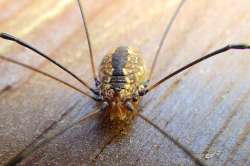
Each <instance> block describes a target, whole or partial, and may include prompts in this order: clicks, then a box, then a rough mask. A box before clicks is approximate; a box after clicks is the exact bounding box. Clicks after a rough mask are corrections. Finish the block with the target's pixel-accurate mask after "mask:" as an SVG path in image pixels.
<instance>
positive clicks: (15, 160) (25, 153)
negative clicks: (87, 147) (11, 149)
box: [6, 109, 102, 166]
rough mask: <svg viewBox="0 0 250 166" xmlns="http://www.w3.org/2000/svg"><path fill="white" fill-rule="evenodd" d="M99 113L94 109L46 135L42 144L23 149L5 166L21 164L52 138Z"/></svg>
mask: <svg viewBox="0 0 250 166" xmlns="http://www.w3.org/2000/svg"><path fill="white" fill-rule="evenodd" d="M101 111H102V110H100V109H96V110H95V111H93V112H90V113H88V114H87V115H85V116H84V117H82V118H81V119H80V120H78V121H76V122H74V123H72V124H70V125H69V126H66V127H64V128H63V129H62V130H61V131H59V132H57V133H56V134H53V135H48V136H47V137H46V140H44V141H42V142H38V143H36V144H33V145H32V146H30V147H29V148H28V149H25V150H24V151H23V152H22V153H20V154H18V155H17V156H15V157H14V158H12V159H11V160H10V161H8V163H7V164H6V166H16V165H17V164H18V163H20V162H22V161H23V160H24V159H26V158H27V157H28V156H29V155H31V154H32V153H33V152H35V151H36V150H37V149H39V148H42V147H43V146H44V145H46V144H48V143H50V142H51V141H52V140H53V139H54V138H56V137H58V136H60V135H62V134H63V133H64V132H65V131H67V130H69V129H71V128H73V127H75V126H76V125H79V124H81V123H82V122H84V121H85V120H86V119H88V118H91V117H93V116H94V115H96V114H98V113H100V112H101Z"/></svg>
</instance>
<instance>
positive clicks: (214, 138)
mask: <svg viewBox="0 0 250 166" xmlns="http://www.w3.org/2000/svg"><path fill="white" fill-rule="evenodd" d="M248 94H249V91H248V92H247V93H245V94H244V95H241V98H240V100H239V102H238V103H237V104H236V105H235V106H234V108H233V111H232V112H231V113H230V114H229V116H228V118H227V119H226V120H225V122H224V124H223V126H222V127H221V128H220V129H219V131H218V132H217V133H216V134H215V135H214V137H213V139H212V140H211V141H210V143H209V144H207V147H206V148H205V150H204V151H203V155H204V156H205V155H206V154H208V152H209V150H210V148H211V147H212V145H213V144H214V143H215V141H216V140H217V139H218V138H219V136H220V135H222V133H223V132H224V131H225V130H226V128H227V127H228V126H229V124H230V122H231V121H232V119H233V117H235V116H236V115H237V114H238V113H239V111H238V110H237V108H238V107H239V106H240V105H241V104H242V102H243V99H244V98H245V97H246V96H248Z"/></svg>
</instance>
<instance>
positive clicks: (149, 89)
mask: <svg viewBox="0 0 250 166" xmlns="http://www.w3.org/2000/svg"><path fill="white" fill-rule="evenodd" d="M231 49H240V50H241V49H250V45H246V44H235V45H227V46H225V47H223V48H220V49H218V50H216V51H213V52H211V53H209V54H207V55H205V56H203V57H201V58H199V59H196V60H195V61H193V62H191V63H189V64H187V65H185V66H183V67H182V68H180V69H178V70H176V71H174V72H173V73H171V74H169V75H167V76H166V77H164V78H162V79H161V80H160V81H158V82H156V83H155V84H153V85H151V86H149V88H148V89H146V90H145V91H144V92H142V93H141V95H142V96H143V95H145V94H147V93H148V92H150V91H152V90H153V89H154V88H156V87H157V86H159V85H160V84H162V83H163V82H165V81H166V80H168V79H170V78H171V77H173V76H175V75H177V74H179V73H181V72H182V71H184V70H186V69H188V68H190V67H191V66H194V65H195V64H198V63H200V62H202V61H204V60H206V59H208V58H210V57H213V56H215V55H217V54H220V53H223V52H226V51H228V50H231Z"/></svg>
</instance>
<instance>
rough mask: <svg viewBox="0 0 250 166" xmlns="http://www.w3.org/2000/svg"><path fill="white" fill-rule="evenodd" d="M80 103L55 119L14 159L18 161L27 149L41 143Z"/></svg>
mask: <svg viewBox="0 0 250 166" xmlns="http://www.w3.org/2000/svg"><path fill="white" fill-rule="evenodd" d="M78 103H79V101H78V102H76V103H75V104H74V105H73V106H71V107H70V108H69V109H68V110H66V111H65V112H64V113H63V114H62V115H61V117H60V118H59V119H58V120H56V121H54V122H53V123H52V124H51V125H50V126H49V127H48V128H46V129H45V130H44V131H43V132H42V133H41V134H39V135H38V136H37V137H36V138H35V139H34V140H33V141H32V142H31V143H30V144H29V145H27V146H26V147H25V148H24V149H23V150H22V151H21V152H19V153H18V154H17V155H16V156H15V157H14V158H16V159H14V158H13V159H12V160H13V161H14V160H16V161H17V159H18V158H20V157H19V156H23V154H25V153H26V152H27V151H29V149H30V148H31V147H33V146H34V145H35V144H38V143H39V141H41V139H42V138H43V137H44V136H45V134H47V133H48V132H49V131H50V130H52V129H54V127H55V126H56V125H57V124H58V123H59V122H61V121H62V120H63V119H64V118H65V117H66V116H67V115H68V114H69V113H70V112H71V111H72V110H73V108H74V107H75V106H76V105H77V104H78ZM15 164H17V163H15Z"/></svg>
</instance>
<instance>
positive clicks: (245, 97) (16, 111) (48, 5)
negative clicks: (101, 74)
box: [0, 0, 250, 165]
mask: <svg viewBox="0 0 250 166" xmlns="http://www.w3.org/2000/svg"><path fill="white" fill-rule="evenodd" d="M177 4H178V1H172V0H169V1H165V0H158V1H152V0H137V1H129V0H117V1H112V0H98V1H91V0H85V1H83V5H84V9H85V13H86V16H87V21H88V24H89V29H90V35H91V39H92V43H93V47H94V54H95V57H96V64H97V65H98V64H99V63H100V60H101V58H102V57H103V56H104V54H105V53H106V52H107V51H108V50H110V49H112V48H114V47H117V46H119V45H131V46H134V47H138V48H140V49H141V51H142V53H143V55H144V59H145V62H146V64H147V66H148V68H149V66H150V65H151V63H152V58H153V55H154V53H155V51H156V48H157V44H158V43H159V40H160V37H161V35H162V33H163V30H164V27H165V26H166V24H167V21H168V20H169V18H170V16H171V14H172V13H173V11H174V9H175V8H176V6H177ZM249 6H250V1H249V0H241V1H240V2H239V1H234V0H221V1H215V0H212V1H194V0H188V1H187V3H186V4H185V5H184V8H183V9H182V10H181V13H180V15H179V16H178V18H177V20H176V22H175V24H174V27H173V29H172V30H171V33H170V35H169V37H168V40H167V42H166V43H165V45H164V49H163V50H162V52H161V56H160V58H159V61H158V65H157V70H156V71H155V72H154V76H153V80H152V82H151V83H153V82H155V81H156V80H159V79H160V78H161V77H162V76H164V75H166V74H168V73H170V72H171V71H174V70H175V69H177V68H179V67H181V66H183V65H185V64H187V63H188V62H190V61H192V60H194V59H196V58H198V57H201V56H202V55H204V54H205V53H208V52H209V51H213V50H214V49H217V48H220V47H222V46H225V45H226V44H230V43H248V44H249V43H250V31H249V30H250V21H249V20H250V11H249ZM0 32H9V33H11V34H14V35H16V36H18V37H20V38H22V39H23V40H25V41H27V42H29V43H32V45H34V46H36V47H37V48H39V49H40V50H42V51H43V52H45V53H47V54H49V55H50V57H52V58H54V59H56V60H57V61H59V62H60V63H61V64H63V65H65V66H67V67H68V68H69V69H71V70H72V71H74V72H75V73H76V74H77V75H79V76H80V77H81V78H83V79H84V80H86V81H87V82H88V83H89V84H90V85H94V83H93V78H92V75H91V70H90V60H89V56H88V49H87V48H88V47H87V41H86V38H85V36H84V33H83V29H82V22H81V18H80V12H79V10H78V7H77V6H76V2H75V1H74V0H63V1H61V0H60V1H59V0H51V1H31V0H19V1H14V0H8V1H7V0H0ZM0 54H1V55H4V56H6V57H11V58H13V59H15V60H18V61H21V62H24V63H26V64H30V65H32V66H35V67H37V68H39V69H41V70H43V71H46V72H49V73H52V74H53V75H55V76H58V77H60V78H61V79H64V80H66V81H68V82H70V83H72V84H73V85H76V86H78V87H80V88H81V89H83V90H85V91H87V90H86V89H84V87H82V86H81V85H80V84H78V83H77V82H76V81H74V79H72V78H71V77H70V76H69V75H67V74H66V73H64V72H63V71H61V70H60V69H57V68H56V67H55V66H53V65H51V64H50V63H49V62H47V61H45V60H44V59H42V58H40V57H39V56H37V55H35V54H34V53H32V52H31V51H29V50H27V49H24V48H21V47H19V46H17V45H16V44H13V43H11V42H8V41H4V40H0ZM249 64H250V51H230V52H227V53H224V54H223V55H220V56H218V57H215V58H212V59H210V60H207V61H206V62H204V63H202V64H199V65H197V66H195V67H193V68H191V69H190V70H188V71H186V72H184V74H180V75H178V76H177V77H175V78H174V79H171V80H169V81H168V82H166V83H164V84H162V85H161V86H160V87H158V88H157V89H155V90H154V91H153V92H152V93H149V95H148V96H146V97H145V98H144V100H143V102H142V106H143V109H144V112H143V114H144V115H145V116H147V117H148V118H150V119H151V120H152V121H153V122H155V123H156V124H157V125H159V126H161V127H162V128H163V129H164V130H165V131H167V132H168V133H169V134H171V135H173V136H174V137H175V138H176V139H177V140H179V141H180V142H181V143H182V144H183V145H185V146H186V147H188V148H189V149H191V150H192V151H193V152H194V154H195V155H196V156H197V157H199V158H201V159H203V160H204V161H205V163H206V164H207V165H250V158H249V156H250V131H249V128H250V86H249V85H250V65H249ZM95 107H96V104H95V102H94V101H92V100H91V99H89V98H87V97H85V96H81V95H80V94H78V93H77V92H75V91H73V90H71V89H68V88H65V87H64V86H62V85H61V84H60V83H57V82H55V81H53V80H50V79H47V78H45V77H43V76H40V75H39V74H37V73H34V72H31V71H29V70H26V69H24V68H21V67H19V66H16V65H13V64H10V63H7V62H4V61H0V165H4V164H5V163H6V162H7V161H8V160H9V159H11V158H12V157H13V156H15V155H16V154H17V153H18V152H20V151H21V150H22V149H23V148H24V147H25V146H27V145H28V144H29V143H30V142H32V140H34V139H35V137H36V136H38V135H39V134H40V133H41V132H42V131H43V130H44V129H46V128H47V127H48V126H49V125H50V124H52V123H53V121H55V120H57V119H59V118H60V116H61V115H62V114H63V113H64V112H65V111H67V110H71V111H72V112H71V113H70V114H69V115H67V117H65V120H64V121H62V122H60V123H59V124H58V126H57V127H56V128H55V129H54V130H52V131H51V133H53V132H56V131H58V130H60V129H62V128H63V127H64V126H67V125H68V124H69V123H71V122H74V121H76V120H77V119H79V118H80V117H82V116H83V115H84V114H86V113H87V112H90V111H93V109H95ZM35 164H38V165H90V164H95V165H194V163H193V161H192V160H191V159H190V158H189V157H188V156H187V155H186V154H185V153H183V151H182V150H181V149H179V148H178V147H177V146H175V145H174V144H173V143H172V142H171V141H169V140H167V139H166V138H164V137H163V136H162V135H161V134H160V133H159V132H158V131H157V130H155V129H154V128H152V127H151V126H150V125H148V124H147V123H145V122H144V121H142V120H141V119H139V118H137V119H135V121H134V122H133V124H132V126H131V128H130V129H129V130H128V131H127V132H126V133H122V134H118V135H117V133H116V132H114V131H113V130H112V129H110V128H108V127H105V126H104V125H103V124H102V121H101V120H100V118H94V119H89V120H87V121H86V122H85V123H83V124H81V125H78V126H76V127H74V128H72V129H70V130H68V131H66V132H65V133H64V134H63V135H61V136H59V137H57V138H55V139H54V140H53V141H52V142H50V143H48V144H47V145H46V146H44V147H42V148H40V149H39V150H37V151H36V152H34V153H32V155H30V156H29V157H28V158H27V159H25V160H24V161H23V162H22V165H35Z"/></svg>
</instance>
